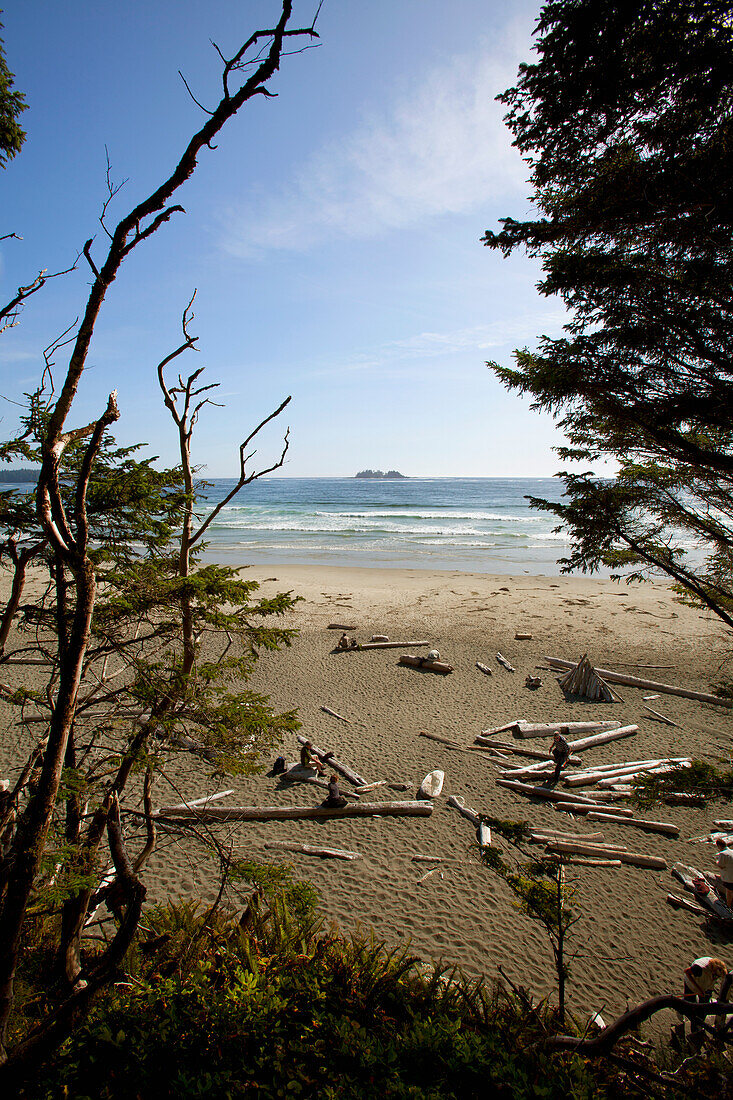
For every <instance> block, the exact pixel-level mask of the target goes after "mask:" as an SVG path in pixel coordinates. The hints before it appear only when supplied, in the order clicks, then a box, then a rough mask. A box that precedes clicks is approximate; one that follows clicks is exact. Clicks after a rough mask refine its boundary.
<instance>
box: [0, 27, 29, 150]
mask: <svg viewBox="0 0 733 1100" xmlns="http://www.w3.org/2000/svg"><path fill="white" fill-rule="evenodd" d="M0 29H2V23H0ZM27 107H28V104H27V103H26V101H25V96H24V95H23V93H22V92H18V91H14V90H13V74H12V73H11V72H10V70H9V69H8V65H7V62H6V60H5V51H4V49H3V40H2V39H1V38H0V168H4V167H5V166H6V164H7V162H8V161H9V160H12V158H13V157H14V156H15V154H16V153H19V152H20V147H21V145H22V144H23V142H24V141H25V130H23V129H21V127H20V125H19V124H18V119H19V118H20V116H21V114H22V113H23V111H25V110H26V109H27Z"/></svg>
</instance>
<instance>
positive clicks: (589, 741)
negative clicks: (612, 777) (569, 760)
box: [568, 726, 639, 752]
mask: <svg viewBox="0 0 733 1100" xmlns="http://www.w3.org/2000/svg"><path fill="white" fill-rule="evenodd" d="M638 732H639V727H638V726H616V727H615V728H614V729H612V730H605V731H603V732H602V733H594V734H592V735H591V736H590V737H580V738H578V739H577V740H575V741H568V744H569V745H570V750H571V752H585V750H586V749H594V748H595V747H596V746H597V745H607V744H608V742H609V741H620V740H621V739H622V738H623V737H633V736H634V734H636V733H638Z"/></svg>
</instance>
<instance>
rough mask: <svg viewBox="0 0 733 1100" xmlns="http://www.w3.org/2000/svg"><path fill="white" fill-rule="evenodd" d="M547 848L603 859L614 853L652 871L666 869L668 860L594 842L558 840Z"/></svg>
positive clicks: (553, 850) (632, 864)
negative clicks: (604, 846)
mask: <svg viewBox="0 0 733 1100" xmlns="http://www.w3.org/2000/svg"><path fill="white" fill-rule="evenodd" d="M546 850H547V851H549V852H556V853H557V854H558V855H574V856H595V857H596V858H598V857H600V858H602V859H603V858H610V857H611V854H613V858H615V859H620V860H621V862H622V863H626V864H628V865H629V866H630V867H646V868H648V869H649V870H651V871H665V870H666V869H667V861H666V859H662V858H661V856H649V855H646V853H643V852H627V851H626V850H625V849H624V848H616V849H612V848H603V847H601V846H599V845H593V844H578V843H576V842H574V841H571V840H557V841H551V842H550V843H549V844H548V845H547V849H546Z"/></svg>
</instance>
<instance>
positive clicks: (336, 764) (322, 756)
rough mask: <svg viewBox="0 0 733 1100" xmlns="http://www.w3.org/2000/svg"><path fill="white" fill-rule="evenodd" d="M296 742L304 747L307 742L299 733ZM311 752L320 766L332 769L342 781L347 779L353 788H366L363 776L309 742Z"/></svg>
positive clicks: (331, 754)
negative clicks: (319, 762) (323, 765)
mask: <svg viewBox="0 0 733 1100" xmlns="http://www.w3.org/2000/svg"><path fill="white" fill-rule="evenodd" d="M297 737H298V741H299V743H300V744H301V745H304V744H305V743H306V741H307V740H308V738H307V737H303V735H302V734H301V733H299V734H298V735H297ZM311 752H312V753H313V755H314V756H316V757H318V759H319V760H320V761H321V763H322V764H325V765H326V767H328V768H333V770H334V771H335V772H338V773H339V775H343V777H344V779H348V781H349V783H353V785H354V786H355V787H366V785H367V780H366V779H365V778H364V776H363V775H359V773H358V772H355V771H354V770H353V768H350V767H348V766H347V765H346V764H343V763H342V762H341V761H340V760H337V759H336V757H335V756H334V755H333V753H329V752H324V751H323V749H319V748H318V746H317V745H314V744H313V742H311Z"/></svg>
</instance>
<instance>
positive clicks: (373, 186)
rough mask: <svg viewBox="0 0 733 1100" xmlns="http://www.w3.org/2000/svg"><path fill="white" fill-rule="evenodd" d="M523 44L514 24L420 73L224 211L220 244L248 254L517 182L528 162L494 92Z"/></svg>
mask: <svg viewBox="0 0 733 1100" xmlns="http://www.w3.org/2000/svg"><path fill="white" fill-rule="evenodd" d="M523 52H526V34H525V33H522V34H520V33H519V29H517V30H516V31H512V32H509V33H508V34H507V35H506V36H504V37H502V38H501V39H500V40H495V41H494V42H492V44H491V45H490V46H486V45H484V47H483V48H477V49H476V51H475V52H473V53H471V54H466V55H462V56H454V57H452V58H451V59H450V60H449V61H448V62H447V63H445V64H444V65H442V66H441V67H440V68H437V69H434V70H432V71H431V72H429V73H427V74H424V75H423V76H422V78H421V79H420V80H419V81H417V82H415V83H414V84H413V86H412V87H411V88H410V89H409V90H408V91H407V92H405V93H404V94H403V96H402V98H401V99H399V100H398V101H396V102H393V103H392V105H391V107H390V109H389V110H388V111H386V112H384V113H383V114H382V115H381V116H379V117H371V118H370V119H367V120H365V121H364V122H363V123H362V124H361V125H360V126H359V127H358V128H357V129H356V130H355V131H354V132H352V133H351V134H350V135H347V136H345V137H344V139H343V140H342V141H340V142H339V143H333V144H331V145H329V146H326V147H324V148H322V149H321V150H319V151H318V152H317V153H315V154H314V155H313V156H312V157H311V158H310V159H309V160H308V161H307V162H306V164H305V165H304V166H303V167H302V169H301V171H300V172H299V174H298V176H297V178H295V179H293V180H291V181H290V182H289V183H288V184H287V185H285V186H283V187H282V188H281V189H280V191H279V193H277V194H275V195H274V196H272V197H270V198H268V199H266V200H264V201H262V202H261V203H257V202H254V201H253V202H250V203H248V204H246V205H245V206H244V207H240V208H239V209H235V210H229V211H227V218H226V220H227V234H226V239H224V240H223V241H222V245H223V247H224V248H225V249H226V250H227V251H229V252H231V253H233V254H234V255H238V256H242V257H245V256H251V255H253V254H257V253H258V252H260V251H262V250H267V249H299V250H302V249H306V248H309V247H311V246H313V245H314V244H316V243H319V242H321V241H324V240H331V239H334V238H343V237H346V238H367V237H373V236H377V235H379V234H381V233H383V232H385V231H387V230H390V229H396V228H401V227H404V226H408V225H411V224H414V223H416V222H419V221H424V220H425V219H426V218H430V217H436V216H440V215H444V214H457V213H465V212H468V211H471V210H474V209H476V208H477V207H479V206H480V205H482V204H484V203H486V202H487V200H489V199H491V198H497V197H502V196H505V195H507V194H508V193H510V192H512V191H514V190H516V189H517V188H518V187H521V185H522V183H523V181H524V179H525V177H526V168H525V167H524V165H523V164H522V162H521V160H520V158H519V156H518V154H517V152H516V151H515V150H514V149H512V148H511V143H510V138H509V134H508V131H507V129H506V127H505V125H504V123H503V121H502V116H503V113H504V108H503V107H502V106H501V104H498V103H496V102H495V96H496V95H497V93H498V92H499V91H501V90H502V89H503V88H505V87H507V85H508V84H510V83H511V82H512V81H513V79H514V76H515V75H516V70H517V63H518V60H519V59H520V57H521V56H522V53H523Z"/></svg>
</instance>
